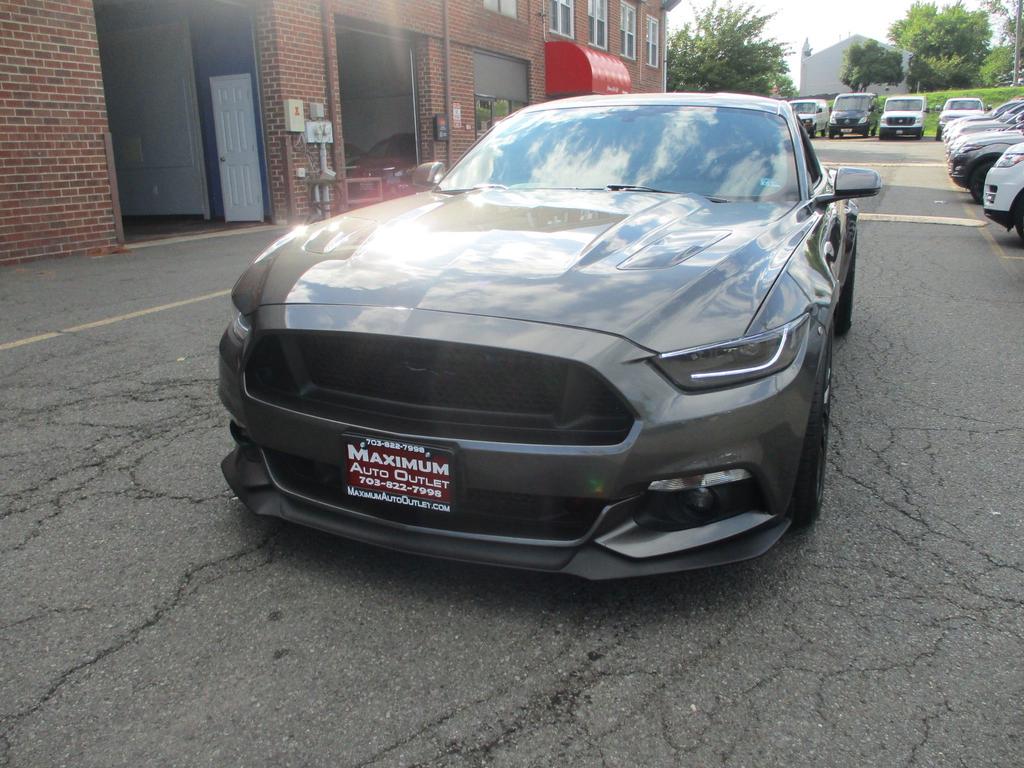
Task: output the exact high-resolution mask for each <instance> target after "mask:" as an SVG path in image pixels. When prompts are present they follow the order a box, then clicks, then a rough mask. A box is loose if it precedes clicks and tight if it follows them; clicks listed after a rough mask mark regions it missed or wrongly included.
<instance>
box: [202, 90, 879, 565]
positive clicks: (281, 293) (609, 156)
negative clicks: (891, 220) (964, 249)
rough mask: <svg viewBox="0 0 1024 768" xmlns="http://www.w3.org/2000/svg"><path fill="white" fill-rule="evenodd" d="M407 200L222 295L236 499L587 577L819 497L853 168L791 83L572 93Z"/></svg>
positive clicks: (853, 235) (711, 546)
mask: <svg viewBox="0 0 1024 768" xmlns="http://www.w3.org/2000/svg"><path fill="white" fill-rule="evenodd" d="M442 173H443V169H441V168H440V167H439V165H438V164H427V165H426V166H423V167H421V168H419V169H417V174H416V178H417V180H418V181H419V182H420V183H424V184H428V185H432V186H430V187H429V188H428V189H425V191H423V192H422V193H420V194H417V195H414V196H412V197H406V198H402V199H398V200H393V201H390V202H387V203H383V204H380V205H376V206H373V207H369V208H363V209H360V210H358V211H354V212H352V213H350V214H346V215H342V216H338V217H336V218H334V219H330V220H327V221H324V222H321V223H318V224H315V225H311V226H307V227H299V228H298V229H295V230H294V231H292V232H290V233H289V234H288V235H286V236H285V237H283V238H281V239H280V240H279V241H278V242H276V243H275V244H274V245H272V246H271V247H270V248H269V249H268V250H267V251H266V252H264V253H263V254H262V255H260V256H259V257H258V258H257V259H256V260H255V262H254V263H253V264H252V265H251V266H250V267H249V269H248V270H247V271H246V272H245V273H244V274H243V275H242V277H241V278H240V280H239V281H238V283H237V285H236V286H235V289H234V292H233V297H232V298H233V301H234V304H235V307H236V309H237V317H236V318H235V320H234V322H233V323H232V324H231V325H230V326H229V328H228V329H227V331H226V332H225V334H224V336H223V339H222V341H221V347H220V351H221V363H220V394H221V398H222V400H223V402H224V404H225V405H226V407H227V409H228V411H229V412H230V414H231V430H232V434H233V435H234V437H235V440H236V442H237V447H236V448H235V449H234V450H233V451H232V452H231V454H230V455H228V456H227V458H226V459H225V460H224V462H223V465H222V466H223V471H224V474H225V476H226V478H227V481H228V483H229V485H230V486H231V488H232V489H234V491H235V493H236V494H237V495H238V496H239V498H240V499H241V500H242V501H243V502H244V503H245V504H246V505H247V506H248V507H249V508H250V509H251V510H252V511H254V512H256V513H258V514H261V515H272V516H277V517H281V518H284V519H286V520H290V521H293V522H296V523H300V524H302V525H308V526H312V527H315V528H319V529H322V530H324V531H328V532H330V533H334V534H338V535H341V536H345V537H349V538H352V539H358V540H360V541H363V542H367V543H370V544H376V545H380V546H384V547H389V548H393V549H397V550H404V551H406V552H415V553H420V554H426V555H432V556H437V557H445V558H452V559H457V560H465V561H473V562H480V563H491V564H495V565H504V566H512V567H518V568H529V569H537V570H543V571H559V572H565V573H571V574H576V575H580V576H584V577H587V578H592V579H606V578H616V577H623V576H635V575H641V574H652V573H659V572H666V571H676V570H681V569H687V568H700V567H705V566H711V565H717V564H722V563H727V562H732V561H738V560H742V559H745V558H750V557H755V556H757V555H760V554H762V553H763V552H765V551H766V550H767V549H769V548H770V547H771V546H772V545H773V544H774V543H775V542H776V541H778V539H779V538H780V537H781V536H782V535H783V533H784V532H785V531H786V530H787V528H789V527H790V526H792V525H807V524H809V523H810V522H811V521H813V520H814V519H815V518H816V517H817V516H818V513H819V510H820V507H821V500H822V488H823V483H824V475H825V465H826V450H827V445H828V426H829V407H830V394H831V371H832V364H831V360H832V339H833V335H834V334H841V333H845V332H846V331H847V330H848V329H849V328H850V325H851V322H852V310H853V290H854V273H855V266H856V252H857V207H856V204H855V203H851V202H848V201H849V199H850V198H855V197H863V196H868V195H873V194H876V193H877V191H878V189H879V187H880V181H879V177H878V174H877V173H875V172H874V171H870V170H861V169H853V168H839V169H833V170H830V171H827V172H826V171H824V170H823V169H822V168H821V167H820V166H819V164H818V161H817V159H816V158H815V154H814V150H813V148H812V147H811V145H810V143H809V141H808V140H807V139H806V137H805V134H804V133H803V132H802V131H801V130H800V126H799V124H798V122H797V120H796V118H795V116H794V114H793V112H792V110H791V109H790V107H789V105H787V104H785V103H784V102H779V101H774V100H769V99H762V98H756V97H749V96H732V95H713V96H712V95H688V94H649V95H627V96H618V97H586V98H581V99H567V100H563V101H555V102H550V103H545V104H539V105H536V106H532V107H528V108H525V109H523V110H521V111H519V112H517V113H516V114H514V115H512V116H510V117H509V118H507V119H505V120H503V121H501V122H500V123H498V124H497V125H496V126H495V127H494V128H493V129H492V130H491V131H490V133H488V134H487V135H486V136H484V137H483V138H482V139H481V140H480V141H479V142H478V143H477V144H476V145H475V146H474V147H473V148H472V149H470V151H469V152H468V153H467V154H466V155H465V156H464V157H463V158H462V159H461V160H460V161H459V162H458V163H457V164H456V165H455V166H454V167H453V168H452V169H451V170H450V172H448V173H447V175H443V178H442V177H441V175H442Z"/></svg>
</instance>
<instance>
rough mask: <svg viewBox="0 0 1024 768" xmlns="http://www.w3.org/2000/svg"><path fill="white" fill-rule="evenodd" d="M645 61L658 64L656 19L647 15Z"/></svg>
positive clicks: (653, 64) (654, 65)
mask: <svg viewBox="0 0 1024 768" xmlns="http://www.w3.org/2000/svg"><path fill="white" fill-rule="evenodd" d="M647 63H648V64H650V65H651V66H652V67H656V66H658V20H657V19H656V18H654V17H653V16H648V17H647Z"/></svg>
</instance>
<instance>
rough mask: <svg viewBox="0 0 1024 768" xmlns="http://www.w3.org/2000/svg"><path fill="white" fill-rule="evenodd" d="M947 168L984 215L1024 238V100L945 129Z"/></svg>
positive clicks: (962, 119)
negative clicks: (981, 208) (979, 206)
mask: <svg viewBox="0 0 1024 768" xmlns="http://www.w3.org/2000/svg"><path fill="white" fill-rule="evenodd" d="M940 130H941V131H942V134H941V137H942V140H943V141H944V142H945V151H946V168H947V170H948V171H949V176H950V178H951V179H952V180H953V182H954V183H955V184H957V185H958V186H960V187H963V188H964V189H966V190H968V191H969V192H970V193H971V197H972V198H974V202H976V203H979V204H982V205H983V206H984V209H985V215H986V216H988V217H989V218H990V219H992V220H993V221H995V222H997V223H999V224H1001V225H1003V226H1004V227H1006V228H1007V229H1010V228H1016V230H1017V234H1018V235H1020V236H1021V238H1024V195H1022V194H1021V190H1022V189H1024V165H1022V164H1021V163H1022V162H1024V99H1021V98H1017V99H1014V100H1012V101H1008V102H1006V103H1005V104H1001V105H999V106H998V107H996V108H995V109H993V110H991V111H990V112H985V113H983V114H980V115H979V114H970V115H967V116H963V117H958V118H955V119H950V120H947V121H946V122H945V124H944V125H943V124H941V123H940Z"/></svg>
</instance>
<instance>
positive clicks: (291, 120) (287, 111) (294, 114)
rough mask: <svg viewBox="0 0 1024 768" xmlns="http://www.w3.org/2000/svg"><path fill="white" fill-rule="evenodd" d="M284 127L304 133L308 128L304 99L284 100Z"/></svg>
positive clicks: (293, 131)
mask: <svg viewBox="0 0 1024 768" xmlns="http://www.w3.org/2000/svg"><path fill="white" fill-rule="evenodd" d="M284 129H285V130H286V131H290V132H292V133H302V132H303V131H304V130H305V129H306V116H305V114H303V108H302V99H285V100H284Z"/></svg>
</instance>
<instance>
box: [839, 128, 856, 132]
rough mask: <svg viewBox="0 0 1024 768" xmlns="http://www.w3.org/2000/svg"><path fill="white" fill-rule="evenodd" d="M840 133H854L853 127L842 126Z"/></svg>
mask: <svg viewBox="0 0 1024 768" xmlns="http://www.w3.org/2000/svg"><path fill="white" fill-rule="evenodd" d="M839 132H840V133H853V128H840V129H839Z"/></svg>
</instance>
